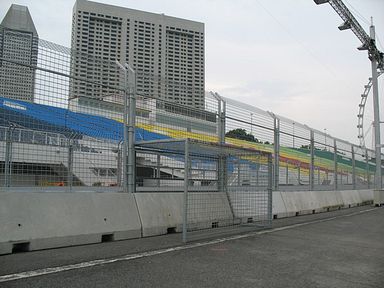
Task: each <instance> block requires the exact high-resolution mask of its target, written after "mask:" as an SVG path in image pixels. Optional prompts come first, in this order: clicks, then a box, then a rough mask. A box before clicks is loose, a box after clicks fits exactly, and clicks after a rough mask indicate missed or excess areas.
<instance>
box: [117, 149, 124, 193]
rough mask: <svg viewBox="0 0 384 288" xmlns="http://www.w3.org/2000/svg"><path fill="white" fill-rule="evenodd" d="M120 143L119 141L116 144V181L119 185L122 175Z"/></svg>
mask: <svg viewBox="0 0 384 288" xmlns="http://www.w3.org/2000/svg"><path fill="white" fill-rule="evenodd" d="M120 144H121V142H119V144H118V146H117V183H119V185H120V186H121V180H122V179H121V178H122V177H121V176H122V173H123V171H122V167H121V166H122V163H121V162H122V155H121V154H122V150H121V147H120Z"/></svg>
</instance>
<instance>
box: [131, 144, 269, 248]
mask: <svg viewBox="0 0 384 288" xmlns="http://www.w3.org/2000/svg"><path fill="white" fill-rule="evenodd" d="M137 153H138V155H140V156H138V157H137V158H136V159H137V160H138V161H139V162H140V164H139V165H138V168H139V170H138V174H140V175H142V178H141V179H140V181H139V182H140V184H139V185H141V186H142V188H145V189H143V191H156V192H163V191H166V192H170V191H172V192H183V193H184V195H183V209H182V210H183V229H182V231H183V241H184V242H186V241H187V240H190V239H191V237H192V239H193V236H191V233H192V235H193V232H196V231H198V232H201V231H202V230H203V231H204V232H205V235H204V236H212V235H213V234H216V233H217V232H222V230H221V229H220V228H224V227H225V228H228V227H236V228H239V227H243V226H244V225H246V226H247V228H250V229H257V228H265V227H270V225H271V223H272V155H271V154H270V153H266V152H261V151H257V150H254V149H249V148H241V147H240V148H239V147H234V146H232V145H226V144H219V143H212V142H204V141H201V140H194V139H163V140H155V141H142V142H141V143H140V144H138V145H137ZM141 169H142V170H141ZM149 187H151V188H153V190H148V188H149ZM212 228H217V229H215V232H212ZM207 229H209V230H210V232H209V234H210V235H207V232H206V230H207ZM227 231H228V230H225V232H227ZM236 231H237V232H238V230H236ZM197 235H199V236H197V237H201V234H200V233H198V234H197ZM195 237H196V233H195Z"/></svg>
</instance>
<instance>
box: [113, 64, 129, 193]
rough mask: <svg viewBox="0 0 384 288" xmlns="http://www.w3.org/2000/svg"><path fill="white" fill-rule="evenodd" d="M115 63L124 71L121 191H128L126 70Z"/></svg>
mask: <svg viewBox="0 0 384 288" xmlns="http://www.w3.org/2000/svg"><path fill="white" fill-rule="evenodd" d="M116 65H117V66H118V67H119V68H120V70H121V71H123V73H124V96H123V97H124V99H123V100H124V101H123V104H124V105H123V106H124V111H123V153H122V157H123V169H122V170H123V171H122V172H123V192H128V171H127V167H128V155H127V153H128V127H127V126H128V123H127V122H128V120H127V117H128V94H129V93H128V72H127V69H126V67H124V66H123V65H121V64H120V62H119V61H117V60H116Z"/></svg>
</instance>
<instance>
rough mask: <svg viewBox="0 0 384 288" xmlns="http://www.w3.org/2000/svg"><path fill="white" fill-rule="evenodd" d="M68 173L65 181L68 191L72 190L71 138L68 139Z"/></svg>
mask: <svg viewBox="0 0 384 288" xmlns="http://www.w3.org/2000/svg"><path fill="white" fill-rule="evenodd" d="M67 166H68V169H67V170H68V173H67V183H68V188H69V191H70V192H72V186H73V141H72V139H71V138H69V139H68V164H67Z"/></svg>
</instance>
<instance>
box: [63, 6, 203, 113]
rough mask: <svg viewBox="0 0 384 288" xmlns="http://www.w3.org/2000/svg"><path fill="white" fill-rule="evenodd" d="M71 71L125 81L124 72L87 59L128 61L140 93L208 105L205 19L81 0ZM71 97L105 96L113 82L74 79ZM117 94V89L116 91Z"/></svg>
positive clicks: (77, 8)
mask: <svg viewBox="0 0 384 288" xmlns="http://www.w3.org/2000/svg"><path fill="white" fill-rule="evenodd" d="M72 49H73V50H75V51H76V52H75V53H74V54H75V55H77V56H74V61H73V66H72V69H71V71H72V74H73V75H74V76H76V77H80V78H81V77H86V78H87V79H89V80H93V81H99V82H102V83H105V84H108V85H106V86H118V85H119V84H120V85H121V78H119V77H121V75H119V71H118V70H116V69H113V68H112V67H109V66H108V65H106V64H102V63H101V64H100V63H99V64H95V63H92V60H90V61H84V60H85V56H82V55H87V57H88V59H91V58H90V57H92V56H95V57H100V58H101V59H103V60H107V61H111V62H114V61H115V60H118V61H120V62H122V63H124V62H126V63H129V64H130V65H131V66H132V67H133V69H134V70H135V71H136V73H137V93H138V95H143V96H146V95H147V96H152V97H156V98H161V99H166V100H169V101H172V102H173V103H180V104H184V105H189V106H192V107H197V108H204V24H203V23H199V22H194V21H190V20H184V19H179V18H175V17H170V16H166V15H164V14H155V13H149V12H143V11H138V10H133V9H128V8H123V7H117V6H112V5H106V4H101V3H95V2H91V1H86V0H77V1H76V3H75V6H74V9H73V24H72ZM72 86H73V87H72V88H71V92H70V94H71V95H70V98H77V97H82V96H83V97H92V98H98V99H103V98H104V97H109V95H111V94H113V93H114V92H113V91H112V90H111V89H110V88H109V87H106V86H105V87H97V86H95V85H94V86H92V85H86V84H85V83H84V82H83V83H80V81H74V82H73V85H72ZM115 93H116V92H115Z"/></svg>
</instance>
